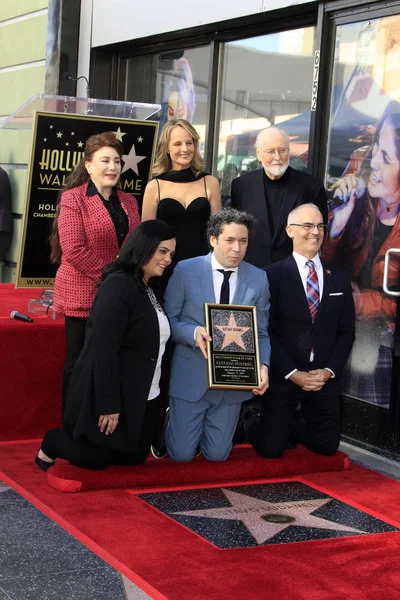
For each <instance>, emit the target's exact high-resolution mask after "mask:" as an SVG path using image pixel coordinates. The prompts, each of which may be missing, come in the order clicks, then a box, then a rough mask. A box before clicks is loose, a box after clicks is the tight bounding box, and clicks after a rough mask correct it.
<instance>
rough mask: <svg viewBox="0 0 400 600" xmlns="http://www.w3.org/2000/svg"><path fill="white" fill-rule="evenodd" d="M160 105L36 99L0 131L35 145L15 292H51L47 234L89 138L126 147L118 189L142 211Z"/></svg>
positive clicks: (65, 97)
mask: <svg viewBox="0 0 400 600" xmlns="http://www.w3.org/2000/svg"><path fill="white" fill-rule="evenodd" d="M160 110H161V105H159V104H143V103H138V102H119V101H116V100H99V99H94V98H76V97H71V96H49V95H45V94H37V95H36V96H33V97H32V98H30V99H29V100H28V101H27V102H25V104H23V105H22V106H21V107H20V108H18V110H16V111H15V112H14V113H13V114H12V115H10V116H9V117H8V118H7V119H6V120H5V121H4V122H3V123H2V125H1V126H0V127H2V128H6V129H14V130H31V131H32V144H31V152H30V159H29V163H28V177H27V186H26V193H25V206H24V213H23V221H22V233H21V240H20V245H19V258H18V263H17V275H16V282H15V285H16V287H17V288H44V287H45V288H51V287H53V285H54V277H55V273H56V269H57V267H56V266H54V265H52V264H51V263H50V245H49V241H48V239H49V235H50V230H51V224H52V221H53V219H54V217H55V211H56V205H57V201H58V197H59V194H60V192H61V191H62V189H63V187H64V185H65V182H66V179H67V177H68V174H69V173H70V172H72V171H73V169H74V168H75V166H76V165H77V164H78V163H79V162H80V161H81V160H82V159H83V158H84V146H85V142H86V140H87V138H88V137H90V136H91V135H94V134H97V133H102V132H104V131H112V132H113V133H115V136H116V138H117V139H119V141H120V142H121V143H122V144H123V146H124V155H123V157H122V161H123V168H122V173H121V178H120V182H119V184H118V185H119V187H120V188H121V189H122V190H123V191H125V192H128V193H131V194H132V195H134V196H135V198H136V199H137V201H138V204H139V207H141V202H142V196H143V193H144V188H145V186H146V183H147V182H148V180H149V178H150V173H151V167H152V164H153V160H154V155H155V150H156V143H157V134H158V119H159V114H160Z"/></svg>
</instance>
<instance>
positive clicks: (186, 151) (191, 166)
mask: <svg viewBox="0 0 400 600" xmlns="http://www.w3.org/2000/svg"><path fill="white" fill-rule="evenodd" d="M199 139H200V136H199V134H198V133H197V131H196V130H195V129H194V127H193V126H192V125H191V124H190V123H189V122H188V121H186V120H185V119H172V120H171V121H168V123H166V124H165V126H164V127H163V130H162V132H161V136H160V141H159V144H158V150H157V158H156V161H155V163H154V167H153V171H152V175H153V179H152V180H151V181H150V182H149V183H148V185H147V187H146V191H145V194H144V198H143V209H142V220H143V221H146V220H147V219H161V220H163V221H165V222H166V223H168V225H170V226H171V227H173V228H174V231H175V232H176V240H177V246H176V253H175V260H174V263H175V264H176V262H177V261H179V260H184V259H186V258H193V257H194V256H201V255H204V254H207V253H208V252H209V248H208V244H207V239H206V225H207V221H208V219H209V217H210V215H212V214H214V213H216V212H218V211H219V210H221V193H220V188H219V181H218V179H217V178H216V177H213V176H212V175H207V174H206V173H205V172H204V170H203V169H204V161H203V159H202V157H201V155H200V150H199Z"/></svg>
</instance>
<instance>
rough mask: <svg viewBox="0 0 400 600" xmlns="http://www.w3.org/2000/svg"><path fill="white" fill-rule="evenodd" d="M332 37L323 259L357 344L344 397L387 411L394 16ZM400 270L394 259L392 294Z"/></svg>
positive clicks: (395, 202) (397, 56)
mask: <svg viewBox="0 0 400 600" xmlns="http://www.w3.org/2000/svg"><path fill="white" fill-rule="evenodd" d="M336 36H337V39H336V54H335V64H334V73H333V88H332V103H331V112H330V139H329V144H328V164H327V173H326V180H327V186H328V187H329V188H330V192H329V194H330V196H329V228H328V236H327V240H326V241H325V243H324V248H323V256H324V258H325V259H327V260H331V261H334V262H335V263H336V264H338V265H339V266H342V267H344V268H345V269H346V270H347V271H348V272H349V273H350V274H351V279H352V287H353V297H354V301H355V307H356V317H357V323H356V341H355V344H354V347H353V351H352V354H351V356H350V358H349V361H348V363H347V366H346V370H345V375H344V379H345V381H344V393H345V394H346V395H348V396H351V397H353V398H357V399H359V400H363V401H366V402H370V403H373V404H377V405H380V406H382V407H385V408H388V407H389V404H390V394H391V374H392V364H393V346H394V328H395V319H396V310H397V301H396V298H394V297H392V296H388V295H387V294H385V293H384V291H383V273H384V261H385V254H386V252H387V250H388V249H389V248H400V103H399V102H400V16H391V17H385V18H381V19H376V20H373V21H363V22H360V23H351V24H348V25H341V26H339V27H338V28H337V33H336ZM399 272H400V263H399V261H398V260H397V259H396V258H393V259H391V262H390V268H389V276H388V286H389V288H390V289H392V290H394V291H396V290H398V289H399V287H398V286H399Z"/></svg>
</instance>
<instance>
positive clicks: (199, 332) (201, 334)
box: [194, 327, 211, 358]
mask: <svg viewBox="0 0 400 600" xmlns="http://www.w3.org/2000/svg"><path fill="white" fill-rule="evenodd" d="M194 339H195V342H196V346H198V347H199V348H200V350H201V353H202V355H203V356H204V358H207V342H211V338H210V336H209V335H208V333H207V331H206V330H205V327H197V329H196V334H195V338H194Z"/></svg>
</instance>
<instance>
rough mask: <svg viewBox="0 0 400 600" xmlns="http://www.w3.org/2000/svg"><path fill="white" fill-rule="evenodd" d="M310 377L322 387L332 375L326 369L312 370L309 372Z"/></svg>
mask: <svg viewBox="0 0 400 600" xmlns="http://www.w3.org/2000/svg"><path fill="white" fill-rule="evenodd" d="M310 375H312V376H313V377H315V379H316V380H317V381H320V382H321V383H322V385H325V383H326V382H327V381H328V379H330V378H331V377H332V373H331V372H330V371H329V370H328V369H314V370H313V371H310Z"/></svg>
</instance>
